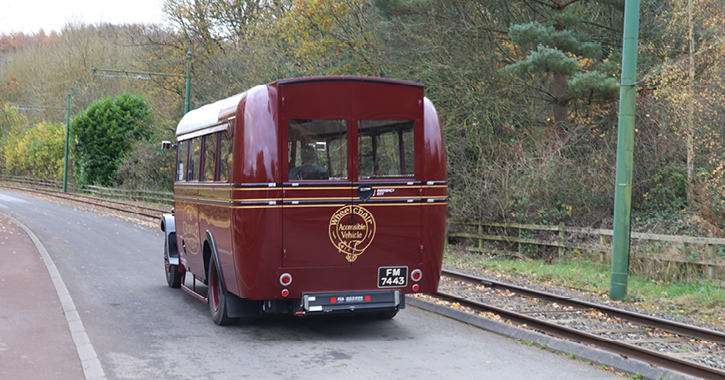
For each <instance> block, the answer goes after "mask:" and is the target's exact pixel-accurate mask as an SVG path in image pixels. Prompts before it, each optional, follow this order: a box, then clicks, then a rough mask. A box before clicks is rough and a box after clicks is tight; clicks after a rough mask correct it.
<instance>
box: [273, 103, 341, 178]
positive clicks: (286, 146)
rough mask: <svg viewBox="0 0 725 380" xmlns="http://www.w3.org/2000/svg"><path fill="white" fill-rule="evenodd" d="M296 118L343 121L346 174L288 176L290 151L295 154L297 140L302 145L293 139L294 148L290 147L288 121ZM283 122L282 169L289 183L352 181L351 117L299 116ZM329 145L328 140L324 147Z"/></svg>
mask: <svg viewBox="0 0 725 380" xmlns="http://www.w3.org/2000/svg"><path fill="white" fill-rule="evenodd" d="M297 120H324V121H344V122H345V140H344V141H345V150H346V154H345V156H346V157H345V169H344V170H345V171H346V172H347V174H346V176H345V177H344V178H343V177H342V173H340V174H341V176H340V177H338V178H333V179H331V178H327V179H293V178H290V176H289V173H290V171H291V170H292V168H291V167H290V163H291V160H290V153H291V152H292V151H294V152H295V154H297V150H298V148H297V143H298V142H299V143H300V144H299V145H300V149H301V147H302V141H301V140H295V145H294V146H295V148H294V149H292V150H291V149H290V133H289V131H290V121H297ZM284 124H285V127H283V129H284V132H283V134H282V138H283V140H282V141H281V142H280V143H281V145H283V147H284V152H285V153H284V154H285V159H284V163H283V171H284V172H285V175H286V177H287V181H288V182H290V183H318V184H323V183H335V182H353V181H354V180H353V177H352V175H353V172H352V170H351V168H352V167H353V163H354V161H353V158H352V156H351V149H352V145H351V143H350V141H351V140H352V119H348V118H330V119H325V118H301V117H300V118H288V119H285V120H284ZM330 145H331V144H330V142H326V149H328V150H329V147H330ZM328 158H329V157H328ZM330 161H331V160H328V162H327V165H328V170H329V166H330ZM295 164H296V159H295ZM328 174H329V173H328Z"/></svg>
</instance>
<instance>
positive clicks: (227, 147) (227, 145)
mask: <svg viewBox="0 0 725 380" xmlns="http://www.w3.org/2000/svg"><path fill="white" fill-rule="evenodd" d="M231 172H232V138H231V137H230V136H229V133H227V132H226V131H222V132H219V173H218V174H219V175H218V177H219V181H224V182H226V181H227V180H228V179H229V175H230V174H231Z"/></svg>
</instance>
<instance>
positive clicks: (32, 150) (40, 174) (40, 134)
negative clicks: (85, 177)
mask: <svg viewBox="0 0 725 380" xmlns="http://www.w3.org/2000/svg"><path fill="white" fill-rule="evenodd" d="M19 131H20V132H19V133H18V134H12V135H10V136H7V138H6V139H4V140H3V143H2V145H1V146H2V151H3V153H4V160H5V169H6V170H7V171H8V172H10V173H12V174H16V175H30V176H33V177H35V178H44V179H52V180H60V179H61V178H62V177H63V156H64V153H65V125H63V124H55V123H49V122H42V123H38V124H36V125H34V126H32V127H30V128H27V129H19Z"/></svg>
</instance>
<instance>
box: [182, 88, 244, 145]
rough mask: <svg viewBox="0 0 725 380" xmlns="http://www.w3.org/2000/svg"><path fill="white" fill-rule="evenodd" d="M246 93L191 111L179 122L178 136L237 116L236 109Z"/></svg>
mask: <svg viewBox="0 0 725 380" xmlns="http://www.w3.org/2000/svg"><path fill="white" fill-rule="evenodd" d="M243 95H244V93H240V94H236V95H234V96H230V97H228V98H226V99H222V100H220V101H218V102H214V103H212V104H207V105H205V106H202V107H201V108H197V109H195V110H192V111H189V113H187V114H186V115H184V117H182V118H181V121H179V125H178V126H177V127H176V136H177V137H178V136H181V135H185V134H187V133H190V132H194V131H198V130H200V129H204V128H206V127H211V126H213V125H216V124H219V121H220V120H226V119H228V118H229V117H231V116H234V115H235V114H236V108H237V105H238V104H239V101H240V100H241V99H242V96H243Z"/></svg>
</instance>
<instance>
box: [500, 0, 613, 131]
mask: <svg viewBox="0 0 725 380" xmlns="http://www.w3.org/2000/svg"><path fill="white" fill-rule="evenodd" d="M524 2H525V3H528V4H527V6H528V7H529V8H531V9H535V10H536V12H535V14H536V15H537V16H535V17H534V19H535V20H534V21H531V22H528V23H522V24H514V25H511V26H510V27H509V36H510V37H511V40H512V41H513V42H514V44H515V45H516V47H518V49H519V51H520V53H521V54H524V55H526V58H523V59H521V60H519V61H517V62H515V63H513V64H510V65H508V66H506V69H507V70H508V71H509V72H511V73H513V74H515V75H518V76H522V77H529V78H531V77H537V76H542V75H545V76H547V78H550V80H551V90H550V91H546V95H547V97H548V98H549V99H550V102H551V103H552V106H553V118H552V121H553V123H554V125H555V126H557V128H558V129H559V130H560V131H561V130H562V129H564V126H565V123H566V120H567V116H568V113H569V104H570V102H571V101H572V100H573V99H575V98H581V99H584V100H586V101H588V102H591V101H593V100H597V99H613V98H614V97H616V95H617V93H618V91H619V84H618V81H617V79H616V78H615V76H614V75H613V74H614V73H615V72H616V64H617V62H616V61H615V62H611V61H610V62H607V61H606V60H605V58H607V57H606V56H607V55H610V54H611V52H612V51H611V49H603V46H602V42H600V41H595V40H594V38H595V37H599V39H601V36H595V35H593V34H591V32H590V30H591V29H592V28H591V27H592V26H596V27H601V29H605V30H606V29H607V28H606V27H604V26H602V25H598V24H596V23H594V22H591V21H589V20H591V18H592V16H594V15H596V14H597V11H596V10H595V9H593V7H591V6H590V7H585V6H584V5H582V4H580V3H582V1H580V0H569V1H565V0H524ZM596 6H598V7H602V5H601V4H597V5H596ZM585 16H587V17H586V18H585ZM585 24H586V25H585ZM603 62H607V63H608V64H606V65H602V63H603Z"/></svg>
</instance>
